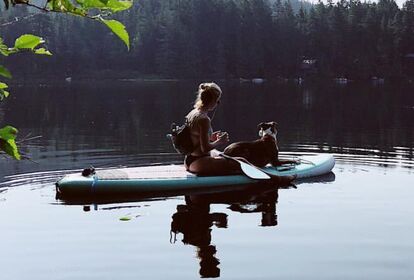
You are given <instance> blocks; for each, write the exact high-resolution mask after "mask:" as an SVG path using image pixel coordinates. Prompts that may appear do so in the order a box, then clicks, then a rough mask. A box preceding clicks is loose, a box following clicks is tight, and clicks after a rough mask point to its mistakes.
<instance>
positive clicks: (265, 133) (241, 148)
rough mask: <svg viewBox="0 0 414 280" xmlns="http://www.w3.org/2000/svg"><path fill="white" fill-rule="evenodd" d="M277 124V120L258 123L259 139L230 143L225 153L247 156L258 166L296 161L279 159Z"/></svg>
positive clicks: (247, 158) (248, 159) (278, 164)
mask: <svg viewBox="0 0 414 280" xmlns="http://www.w3.org/2000/svg"><path fill="white" fill-rule="evenodd" d="M276 126H277V123H276V122H266V123H264V122H262V123H260V124H258V125H257V127H258V128H259V136H260V138H259V139H257V140H255V141H252V142H250V141H249V142H248V141H243V142H236V143H233V144H230V145H229V146H227V147H226V148H225V149H224V154H226V155H229V156H232V157H242V158H245V159H246V160H247V161H248V162H250V163H251V164H253V165H255V166H258V167H264V166H266V165H267V164H269V163H270V164H271V165H273V166H280V165H282V164H291V163H296V161H294V160H279V147H278V146H277V138H276V136H277V129H276Z"/></svg>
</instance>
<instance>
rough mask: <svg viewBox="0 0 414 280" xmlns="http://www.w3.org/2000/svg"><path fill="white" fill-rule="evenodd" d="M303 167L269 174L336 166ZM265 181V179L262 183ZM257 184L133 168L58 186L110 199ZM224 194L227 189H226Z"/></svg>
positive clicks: (174, 168)
mask: <svg viewBox="0 0 414 280" xmlns="http://www.w3.org/2000/svg"><path fill="white" fill-rule="evenodd" d="M299 159H300V164H297V165H287V166H280V167H277V168H276V167H272V166H270V165H269V166H266V167H265V168H263V171H265V172H266V173H269V174H274V175H279V176H287V175H297V178H298V179H299V178H308V177H314V176H319V175H323V174H327V173H329V172H330V171H331V170H332V168H333V167H334V165H335V159H334V157H333V156H332V155H330V154H318V155H310V156H301V157H299ZM263 180H266V179H263ZM258 181H260V180H255V179H251V178H249V177H247V176H246V175H242V174H241V175H228V176H197V175H194V174H192V173H189V172H187V171H186V170H185V168H184V166H183V165H160V166H143V167H130V168H114V169H98V170H96V172H95V174H92V175H90V176H82V174H80V173H75V174H68V175H66V176H64V177H63V178H62V179H60V180H59V181H58V182H57V183H56V188H57V191H58V193H59V194H61V195H82V194H96V195H101V194H102V195H111V194H128V193H140V192H157V191H160V192H163V191H179V190H187V189H199V190H202V189H208V188H211V187H218V186H223V188H225V186H229V185H243V184H252V183H256V182H258ZM223 190H225V189H223Z"/></svg>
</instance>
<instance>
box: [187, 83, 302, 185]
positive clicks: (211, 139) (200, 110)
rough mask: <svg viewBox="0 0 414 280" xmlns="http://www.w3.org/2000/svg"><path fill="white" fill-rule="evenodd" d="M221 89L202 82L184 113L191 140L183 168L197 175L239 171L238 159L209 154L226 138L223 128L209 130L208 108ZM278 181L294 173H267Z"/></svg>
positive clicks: (215, 102) (288, 179) (213, 106)
mask: <svg viewBox="0 0 414 280" xmlns="http://www.w3.org/2000/svg"><path fill="white" fill-rule="evenodd" d="M221 94H222V91H221V89H220V87H219V86H218V85H217V84H215V83H202V84H200V85H199V87H198V94H197V98H196V101H195V103H194V109H193V110H192V111H191V112H190V113H188V115H187V116H186V118H187V122H188V124H189V126H190V128H191V140H192V142H193V144H194V147H195V149H194V151H193V152H192V153H191V154H190V155H187V156H186V157H185V159H184V165H185V167H186V169H187V170H188V171H190V172H192V173H195V174H199V175H230V174H240V173H241V172H242V171H241V169H240V165H239V163H237V162H236V161H234V160H228V159H225V158H223V157H220V156H212V155H210V151H212V150H214V149H216V148H217V147H219V146H222V145H224V144H227V143H228V142H229V135H228V133H227V132H221V131H216V132H213V130H212V127H211V119H210V117H209V116H208V113H209V112H212V111H214V110H215V109H216V107H217V105H218V104H219V103H220V98H221ZM271 177H272V179H274V180H276V181H277V182H278V183H289V182H291V181H292V180H294V179H295V177H294V176H286V177H278V176H271Z"/></svg>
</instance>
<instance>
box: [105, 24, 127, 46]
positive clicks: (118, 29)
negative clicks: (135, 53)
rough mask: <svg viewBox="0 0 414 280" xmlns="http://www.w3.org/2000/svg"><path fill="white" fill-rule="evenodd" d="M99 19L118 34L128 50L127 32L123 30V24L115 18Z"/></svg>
mask: <svg viewBox="0 0 414 280" xmlns="http://www.w3.org/2000/svg"><path fill="white" fill-rule="evenodd" d="M101 21H102V22H103V23H104V24H105V25H106V26H108V27H109V29H111V30H112V32H113V33H114V34H115V35H116V36H118V37H119V38H120V39H121V40H122V41H123V42H124V43H125V45H126V46H127V48H128V50H129V35H128V32H127V31H126V30H125V26H124V25H123V24H122V23H120V22H119V21H117V20H114V19H111V20H105V19H101Z"/></svg>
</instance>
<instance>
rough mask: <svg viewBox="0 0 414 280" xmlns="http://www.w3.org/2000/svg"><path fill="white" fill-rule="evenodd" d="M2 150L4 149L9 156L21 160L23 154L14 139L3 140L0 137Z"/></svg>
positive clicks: (0, 149)
mask: <svg viewBox="0 0 414 280" xmlns="http://www.w3.org/2000/svg"><path fill="white" fill-rule="evenodd" d="M0 151H4V152H5V153H6V154H8V155H9V156H12V157H13V158H15V159H17V160H20V159H21V156H20V154H19V150H18V149H17V145H16V142H15V141H14V140H12V139H10V140H3V139H1V138H0Z"/></svg>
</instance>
